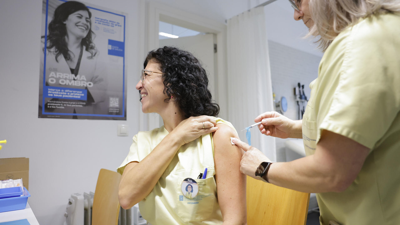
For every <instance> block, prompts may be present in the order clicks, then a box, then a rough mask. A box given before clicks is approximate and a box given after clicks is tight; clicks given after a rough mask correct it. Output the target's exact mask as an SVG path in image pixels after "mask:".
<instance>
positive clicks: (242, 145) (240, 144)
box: [232, 138, 252, 152]
mask: <svg viewBox="0 0 400 225" xmlns="http://www.w3.org/2000/svg"><path fill="white" fill-rule="evenodd" d="M232 142H233V144H235V145H236V146H238V147H239V148H241V149H243V150H244V151H245V152H247V151H248V150H250V149H251V148H252V147H251V146H250V145H248V144H247V143H244V142H243V141H241V140H239V139H237V138H232Z"/></svg>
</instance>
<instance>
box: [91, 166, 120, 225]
mask: <svg viewBox="0 0 400 225" xmlns="http://www.w3.org/2000/svg"><path fill="white" fill-rule="evenodd" d="M120 180H121V175H120V174H119V173H117V172H114V171H111V170H106V169H101V170H100V173H99V177H98V178H97V185H96V191H95V193H94V198H93V214H92V225H112V224H118V216H119V209H120V206H119V200H118V186H119V181H120Z"/></svg>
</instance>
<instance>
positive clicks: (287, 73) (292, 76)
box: [268, 41, 321, 120]
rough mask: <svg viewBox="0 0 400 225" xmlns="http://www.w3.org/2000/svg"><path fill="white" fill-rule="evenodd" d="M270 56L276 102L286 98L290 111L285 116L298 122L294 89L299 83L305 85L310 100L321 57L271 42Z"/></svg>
mask: <svg viewBox="0 0 400 225" xmlns="http://www.w3.org/2000/svg"><path fill="white" fill-rule="evenodd" d="M268 44H269V55H270V61H271V62H270V63H271V78H272V88H273V89H274V92H275V94H276V100H280V98H281V97H282V96H285V97H286V99H287V101H288V110H287V111H286V112H285V114H284V115H285V116H287V117H288V118H290V119H294V120H297V119H298V118H297V103H296V101H295V96H294V94H293V88H294V87H297V83H298V82H300V83H301V84H304V92H305V94H306V96H307V98H308V99H310V92H311V89H310V87H309V84H310V83H311V81H313V80H314V79H316V78H317V76H318V66H319V62H320V61H321V57H319V56H316V55H313V54H310V53H307V52H303V51H300V50H297V49H294V48H291V47H288V46H285V45H282V44H279V43H277V42H274V41H269V42H268Z"/></svg>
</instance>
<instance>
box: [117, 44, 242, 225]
mask: <svg viewBox="0 0 400 225" xmlns="http://www.w3.org/2000/svg"><path fill="white" fill-rule="evenodd" d="M144 67H145V69H144V70H143V71H142V77H141V80H140V81H139V82H138V84H137V85H136V89H138V90H139V93H140V96H141V98H140V101H141V103H142V111H143V112H144V113H158V114H159V115H160V116H161V117H162V119H163V121H164V126H162V127H160V128H157V129H154V130H152V131H148V132H139V133H138V134H136V135H135V136H134V137H133V144H132V146H131V148H130V151H129V154H128V156H127V157H126V159H125V160H124V162H123V163H122V165H121V166H120V168H118V172H119V173H121V174H122V178H121V183H120V186H119V201H120V204H121V206H122V208H124V209H128V208H131V207H132V206H133V205H135V204H136V203H138V202H139V208H140V212H141V214H142V216H143V217H144V218H145V219H146V220H147V221H148V222H149V223H151V224H153V225H157V224H162V225H164V224H222V223H224V224H230V225H232V224H245V223H246V178H245V176H244V175H243V174H241V172H240V170H239V164H240V159H241V156H242V152H241V150H240V149H239V148H237V147H236V146H233V145H232V144H231V141H230V137H237V133H236V130H235V129H234V128H233V126H232V124H230V123H229V122H227V121H224V120H222V119H220V118H216V117H214V116H216V115H217V114H218V113H219V106H218V105H217V104H215V103H212V102H211V93H210V91H209V90H208V89H207V85H208V78H207V74H206V71H205V70H204V68H203V67H202V66H201V65H200V62H199V61H198V60H197V59H196V58H195V57H194V56H193V55H192V54H190V53H189V52H186V51H182V50H179V49H177V48H173V47H163V48H159V49H157V50H155V51H151V52H150V53H149V54H148V55H147V57H146V60H145V62H144ZM188 192H189V193H188Z"/></svg>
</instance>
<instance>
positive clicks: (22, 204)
mask: <svg viewBox="0 0 400 225" xmlns="http://www.w3.org/2000/svg"><path fill="white" fill-rule="evenodd" d="M0 190H1V189H0ZM21 194H22V193H20V195H21ZM20 195H19V196H16V197H6V198H0V213H1V212H8V211H14V210H21V209H25V208H26V203H27V202H28V198H29V197H31V194H29V191H28V190H26V188H25V187H24V192H23V195H22V196H20Z"/></svg>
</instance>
